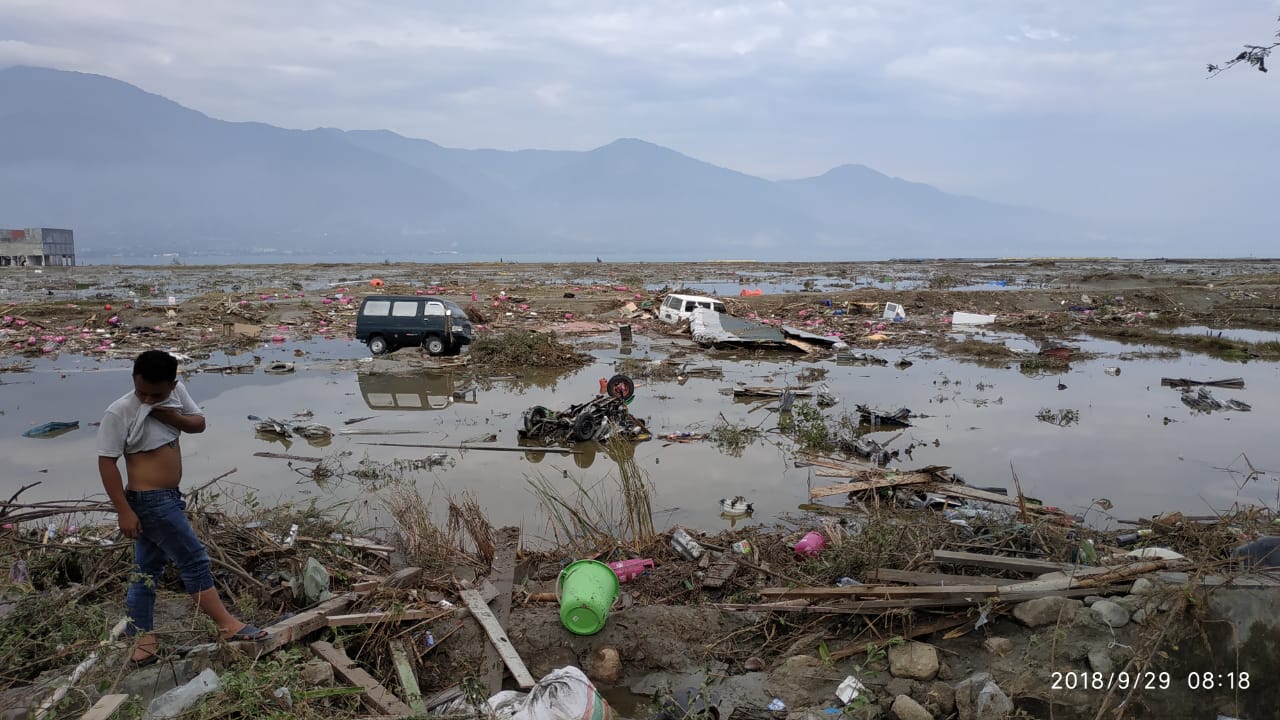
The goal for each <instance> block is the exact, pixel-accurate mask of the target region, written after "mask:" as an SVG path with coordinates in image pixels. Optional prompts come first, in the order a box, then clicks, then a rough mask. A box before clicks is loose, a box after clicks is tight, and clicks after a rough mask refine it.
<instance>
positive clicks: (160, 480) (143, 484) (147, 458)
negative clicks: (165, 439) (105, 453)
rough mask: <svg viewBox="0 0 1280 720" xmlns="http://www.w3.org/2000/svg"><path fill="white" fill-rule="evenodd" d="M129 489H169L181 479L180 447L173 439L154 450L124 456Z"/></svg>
mask: <svg viewBox="0 0 1280 720" xmlns="http://www.w3.org/2000/svg"><path fill="white" fill-rule="evenodd" d="M124 469H125V473H126V477H127V478H128V482H129V486H128V489H129V490H133V491H136V492H142V491H143V490H171V489H173V488H176V487H178V483H179V482H181V481H182V448H181V447H179V445H178V441H177V440H174V441H173V442H172V443H169V444H168V445H162V446H160V447H158V448H156V449H155V450H148V451H146V452H136V453H129V454H127V455H125V456H124Z"/></svg>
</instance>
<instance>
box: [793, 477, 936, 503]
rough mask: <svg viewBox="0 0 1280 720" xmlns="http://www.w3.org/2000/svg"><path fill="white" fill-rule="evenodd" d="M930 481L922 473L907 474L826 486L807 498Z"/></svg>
mask: <svg viewBox="0 0 1280 720" xmlns="http://www.w3.org/2000/svg"><path fill="white" fill-rule="evenodd" d="M815 474H816V475H818V476H819V477H847V476H843V475H823V473H822V471H818V472H817V473H815ZM932 480H935V478H934V477H933V476H932V475H926V474H924V473H909V474H906V475H895V476H893V477H882V478H876V479H874V480H861V481H859V482H851V483H841V484H840V485H828V486H827V487H819V488H814V489H812V490H810V491H809V497H810V498H823V497H829V496H831V495H844V494H845V493H851V492H861V491H863V490H875V489H877V488H887V487H898V486H900V485H923V484H924V483H927V482H930V481H932Z"/></svg>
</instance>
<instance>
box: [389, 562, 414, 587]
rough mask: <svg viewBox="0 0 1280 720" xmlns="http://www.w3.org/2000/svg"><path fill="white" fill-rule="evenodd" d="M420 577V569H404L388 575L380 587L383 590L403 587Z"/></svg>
mask: <svg viewBox="0 0 1280 720" xmlns="http://www.w3.org/2000/svg"><path fill="white" fill-rule="evenodd" d="M420 577H422V568H420V567H408V568H404V569H401V570H397V571H395V572H393V573H391V574H390V575H388V576H387V577H386V579H385V580H383V581H382V587H384V588H399V587H404V586H405V585H408V584H409V583H412V582H414V581H416V580H417V579H418V578H420Z"/></svg>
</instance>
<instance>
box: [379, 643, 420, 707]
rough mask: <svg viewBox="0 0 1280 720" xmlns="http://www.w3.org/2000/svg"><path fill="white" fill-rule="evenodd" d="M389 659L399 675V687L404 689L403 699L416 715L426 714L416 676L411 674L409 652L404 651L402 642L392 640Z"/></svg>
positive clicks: (411, 666) (411, 667)
mask: <svg viewBox="0 0 1280 720" xmlns="http://www.w3.org/2000/svg"><path fill="white" fill-rule="evenodd" d="M388 645H389V646H390V647H391V661H392V662H393V663H394V664H395V666H396V674H397V675H398V676H400V689H401V690H403V691H404V699H405V700H407V701H408V703H409V707H411V708H413V711H414V712H415V713H417V714H418V715H426V714H427V704H426V702H424V701H423V699H422V688H420V687H419V686H418V678H417V676H416V675H414V674H413V665H412V664H411V663H410V662H409V653H407V652H405V649H404V643H402V642H400V641H399V640H392V641H391V642H389V643H388Z"/></svg>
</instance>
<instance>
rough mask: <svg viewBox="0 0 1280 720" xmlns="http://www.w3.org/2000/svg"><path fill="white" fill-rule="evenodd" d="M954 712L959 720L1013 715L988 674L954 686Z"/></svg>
mask: <svg viewBox="0 0 1280 720" xmlns="http://www.w3.org/2000/svg"><path fill="white" fill-rule="evenodd" d="M1044 599H1049V598H1044ZM1032 602H1034V601H1032ZM956 711H957V713H958V714H959V716H960V720H1005V718H1006V717H1007V716H1009V715H1012V714H1013V701H1012V700H1010V699H1009V696H1008V695H1005V694H1004V691H1003V690H1001V689H1000V686H999V685H996V682H995V680H992V679H991V674H990V673H977V674H975V675H971V676H969V677H968V678H966V679H964V680H961V681H960V683H959V684H958V685H956Z"/></svg>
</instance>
